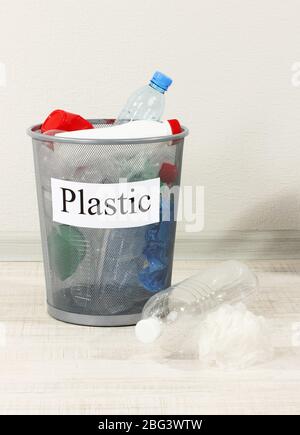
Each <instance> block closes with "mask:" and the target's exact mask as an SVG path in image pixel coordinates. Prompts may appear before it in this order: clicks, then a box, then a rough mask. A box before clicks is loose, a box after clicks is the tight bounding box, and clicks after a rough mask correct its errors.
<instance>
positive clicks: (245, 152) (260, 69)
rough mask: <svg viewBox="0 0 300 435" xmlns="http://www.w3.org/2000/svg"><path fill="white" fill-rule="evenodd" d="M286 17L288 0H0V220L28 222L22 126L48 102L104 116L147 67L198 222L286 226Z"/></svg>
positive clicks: (294, 190) (291, 153) (29, 190)
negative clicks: (158, 82) (179, 137)
mask: <svg viewBox="0 0 300 435" xmlns="http://www.w3.org/2000/svg"><path fill="white" fill-rule="evenodd" d="M299 16H300V3H299V1H291V0H287V1H285V2H283V1H280V0H260V1H258V0H244V1H240V0H235V1H233V0H227V1H222V0H219V1H216V0H209V1H208V0H206V1H196V0H194V1H192V0H187V1H185V2H183V1H179V0H172V1H161V0H151V1H149V0H143V1H139V0H129V1H115V2H112V1H108V0H85V1H83V0H70V1H68V0H51V1H48V0H47V1H46V0H26V1H20V0H1V1H0V63H1V65H2V66H1V68H0V73H1V79H0V125H1V129H0V146H1V159H0V171H1V184H0V197H1V215H0V219H1V222H0V225H1V230H2V231H24V230H28V231H35V230H37V228H38V217H37V209H36V198H35V187H34V175H33V162H32V150H31V145H30V139H29V138H28V137H26V136H25V129H26V127H27V126H28V125H30V124H33V123H35V122H38V121H40V120H42V119H43V118H44V117H45V116H46V115H47V113H48V112H49V111H50V110H52V109H54V108H58V107H61V108H65V109H67V110H71V111H74V112H78V113H81V114H82V115H84V116H90V117H97V116H99V117H101V116H108V117H110V116H114V115H115V114H116V113H117V112H118V109H119V108H120V107H121V106H122V105H123V104H124V101H125V100H126V97H127V96H128V94H129V93H130V92H131V91H133V90H134V89H135V88H137V87H138V86H140V85H142V84H143V83H144V82H145V81H146V80H147V79H148V78H149V76H150V74H151V73H152V72H153V71H154V70H155V69H157V68H158V69H161V70H162V71H165V72H166V73H168V74H170V75H171V76H172V77H173V79H174V85H173V86H172V87H171V88H170V92H169V93H168V95H167V108H166V117H178V118H179V119H182V121H183V122H184V124H185V125H187V126H188V127H189V128H190V131H191V134H190V136H189V138H188V142H187V147H186V150H185V160H184V173H183V181H184V183H186V184H189V185H195V184H201V185H204V186H205V198H206V199H205V205H206V207H205V219H206V224H205V229H206V230H209V231H219V230H230V229H234V230H254V229H260V230H269V229H300V213H299V210H300V199H299V198H300V192H299V190H300V170H299V163H300V125H299V118H300V87H297V86H293V84H292V82H291V78H292V70H291V68H292V65H293V64H294V63H295V62H297V61H300V34H299ZM294 67H295V66H294ZM296 67H297V66H296ZM296 67H295V68H296ZM5 71H6V83H5V80H4V77H3V75H4V72H5ZM294 85H297V80H294Z"/></svg>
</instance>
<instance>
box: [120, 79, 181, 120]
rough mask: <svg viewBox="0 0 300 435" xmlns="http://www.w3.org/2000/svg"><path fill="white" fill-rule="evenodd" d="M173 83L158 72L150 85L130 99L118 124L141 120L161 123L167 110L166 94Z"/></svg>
mask: <svg viewBox="0 0 300 435" xmlns="http://www.w3.org/2000/svg"><path fill="white" fill-rule="evenodd" d="M171 83H172V79H171V78H170V77H168V76H166V75H165V74H163V73H161V72H159V71H156V72H155V73H154V74H153V77H152V79H151V80H150V83H149V84H148V85H146V86H143V87H142V88H140V89H138V90H137V91H135V92H134V93H133V94H132V95H131V96H130V97H129V99H128V101H127V103H126V105H125V107H124V108H123V109H122V111H121V113H120V115H119V116H118V118H117V120H116V124H122V123H124V122H130V121H134V120H139V119H148V120H152V121H159V120H160V119H161V117H162V114H163V112H164V108H165V96H164V93H165V92H166V91H167V90H168V88H169V86H170V85H171Z"/></svg>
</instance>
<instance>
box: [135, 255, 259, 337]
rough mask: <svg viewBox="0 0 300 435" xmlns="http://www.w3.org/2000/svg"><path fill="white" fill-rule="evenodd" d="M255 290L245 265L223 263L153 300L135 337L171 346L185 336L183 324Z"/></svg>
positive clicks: (158, 295)
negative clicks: (177, 336)
mask: <svg viewBox="0 0 300 435" xmlns="http://www.w3.org/2000/svg"><path fill="white" fill-rule="evenodd" d="M257 287H258V281H257V278H256V276H255V274H254V273H253V272H251V270H250V269H249V268H248V266H247V265H245V264H243V263H240V262H237V261H226V262H223V263H221V264H219V265H217V266H215V267H212V268H210V269H208V270H206V271H204V272H202V273H199V274H198V275H195V276H192V277H190V278H188V279H186V280H184V281H182V282H180V283H179V284H177V285H174V286H172V287H170V288H168V289H167V290H164V291H161V292H159V293H156V294H155V295H154V296H152V298H151V299H149V301H148V302H147V303H146V305H145V306H144V309H143V312H142V320H140V321H139V322H138V323H137V325H136V329H135V332H136V336H137V338H138V339H139V340H140V341H141V342H143V343H152V342H154V341H155V340H157V339H158V338H159V337H161V340H164V341H165V342H169V343H170V338H172V340H174V338H175V339H176V334H184V331H183V330H181V328H180V327H179V328H178V325H183V324H184V321H183V322H182V320H184V319H187V318H188V319H189V322H190V320H191V319H196V320H198V318H199V315H204V314H206V313H207V312H209V311H210V310H213V309H216V308H218V307H219V306H221V305H222V304H224V303H236V302H239V301H241V300H243V299H244V298H246V297H247V296H248V295H250V294H251V293H253V292H254V291H255V290H256V289H257ZM189 322H187V323H186V324H188V323H189ZM190 324H191V323H190ZM174 335H175V337H174ZM172 340H171V341H172Z"/></svg>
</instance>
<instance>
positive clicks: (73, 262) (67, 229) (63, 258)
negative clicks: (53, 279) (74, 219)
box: [48, 225, 86, 281]
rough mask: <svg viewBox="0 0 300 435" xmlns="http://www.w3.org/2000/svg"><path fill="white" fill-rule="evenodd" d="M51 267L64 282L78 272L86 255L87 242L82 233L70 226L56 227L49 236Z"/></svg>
mask: <svg viewBox="0 0 300 435" xmlns="http://www.w3.org/2000/svg"><path fill="white" fill-rule="evenodd" d="M48 249H49V260H50V267H51V269H52V270H53V271H54V273H55V274H56V275H57V276H58V277H59V278H60V279H61V280H62V281H64V280H65V279H67V278H69V277H70V276H71V275H73V273H74V272H75V271H76V269H77V267H78V265H79V264H80V262H81V261H82V259H83V258H84V256H85V253H86V241H85V239H84V237H83V235H82V233H81V232H80V231H79V230H78V229H77V228H74V227H71V226H68V225H58V226H57V227H54V228H53V229H52V231H51V233H50V234H49V236H48Z"/></svg>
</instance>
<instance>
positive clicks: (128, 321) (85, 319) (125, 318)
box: [47, 305, 141, 326]
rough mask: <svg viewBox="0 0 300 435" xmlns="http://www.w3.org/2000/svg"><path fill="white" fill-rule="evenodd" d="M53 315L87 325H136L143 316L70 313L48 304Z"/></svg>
mask: <svg viewBox="0 0 300 435" xmlns="http://www.w3.org/2000/svg"><path fill="white" fill-rule="evenodd" d="M47 308H48V313H49V314H50V316H51V317H54V319H56V320H61V321H62V322H67V323H74V324H75V325H85V326H130V325H135V324H136V323H137V322H138V321H139V320H140V318H141V313H139V314H128V315H126V314H125V315H120V316H118V315H116V316H92V315H87V314H76V313H69V312H68V311H62V310H59V309H57V308H54V307H52V306H51V305H47Z"/></svg>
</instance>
